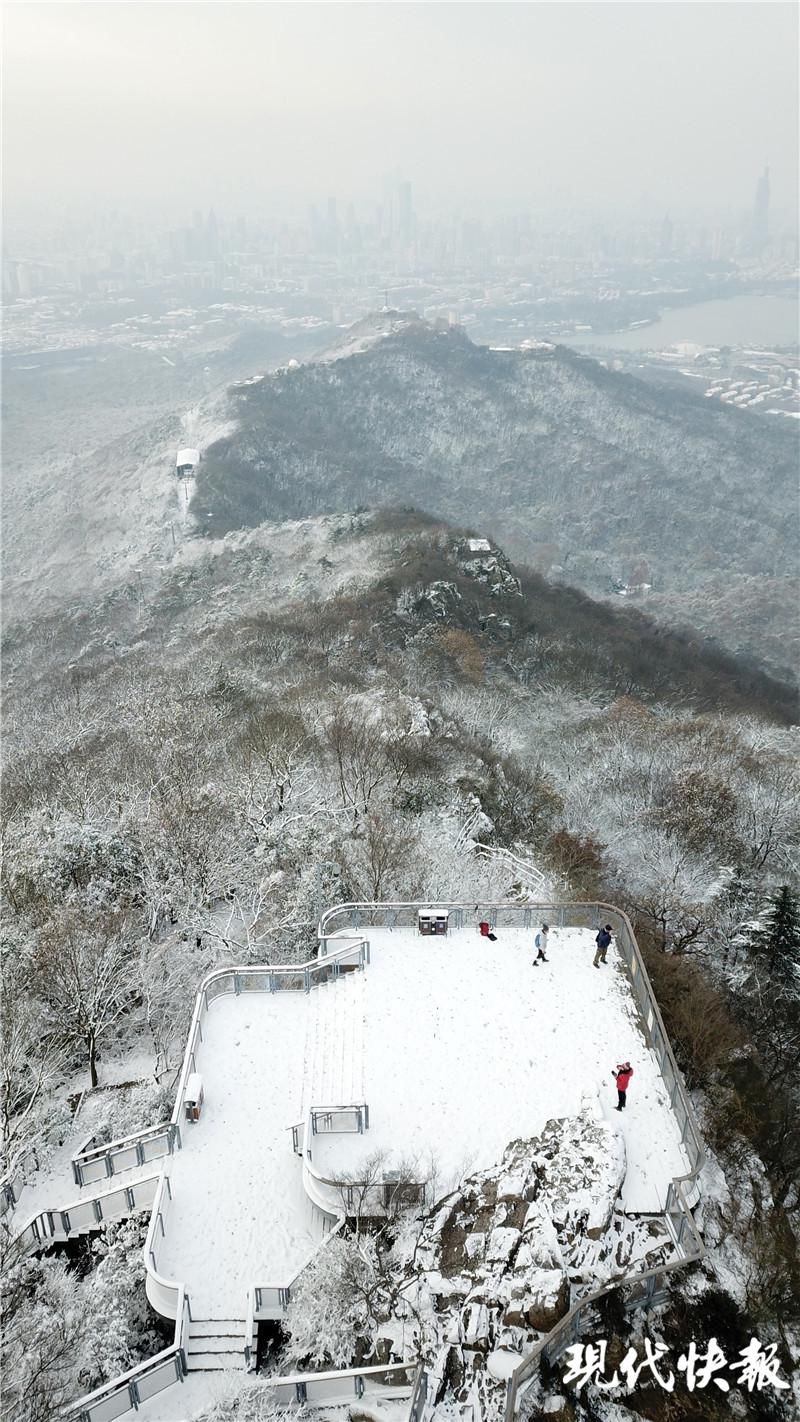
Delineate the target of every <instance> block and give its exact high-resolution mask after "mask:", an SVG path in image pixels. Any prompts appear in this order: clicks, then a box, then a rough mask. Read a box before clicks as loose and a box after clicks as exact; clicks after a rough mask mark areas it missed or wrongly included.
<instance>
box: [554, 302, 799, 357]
mask: <svg viewBox="0 0 800 1422" xmlns="http://www.w3.org/2000/svg"><path fill="white" fill-rule="evenodd" d="M798 319H799V318H798V302H797V299H796V297H792V296H729V297H726V298H723V299H722V300H717V301H703V302H700V304H699V305H697V306H682V307H676V308H675V309H674V310H672V311H665V312H664V315H663V316H662V317H661V320H660V321H655V322H653V324H652V325H649V326H638V327H637V328H636V329H635V330H633V331H617V332H615V333H614V334H613V335H612V334H608V335H604V334H603V333H602V332H600V331H576V332H575V333H574V335H572V336H565V337H564V338H563V339H564V342H565V344H567V345H570V346H576V347H579V348H580V347H583V346H602V347H603V348H604V349H605V350H624V351H660V350H666V348H667V347H668V346H677V345H680V344H682V343H683V342H687V343H689V344H692V345H696V346H765V347H766V348H767V349H772V348H773V347H775V346H791V345H797V344H798V342H799V341H800V330H799V329H798Z"/></svg>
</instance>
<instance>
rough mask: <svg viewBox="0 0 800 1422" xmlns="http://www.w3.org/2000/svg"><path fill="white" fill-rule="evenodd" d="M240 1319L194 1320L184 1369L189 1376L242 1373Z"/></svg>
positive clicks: (242, 1345) (242, 1327)
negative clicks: (211, 1373)
mask: <svg viewBox="0 0 800 1422" xmlns="http://www.w3.org/2000/svg"><path fill="white" fill-rule="evenodd" d="M244 1328H245V1323H244V1319H243V1318H193V1319H192V1320H191V1322H190V1324H189V1341H188V1344H187V1347H186V1367H187V1369H188V1371H189V1372H190V1373H210V1372H222V1371H225V1370H230V1369H239V1370H242V1371H243V1370H244V1366H245V1362H244Z"/></svg>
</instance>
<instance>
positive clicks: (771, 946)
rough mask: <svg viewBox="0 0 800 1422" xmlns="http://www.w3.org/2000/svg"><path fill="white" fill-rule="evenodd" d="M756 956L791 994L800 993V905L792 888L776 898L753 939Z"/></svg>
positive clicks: (779, 893)
mask: <svg viewBox="0 0 800 1422" xmlns="http://www.w3.org/2000/svg"><path fill="white" fill-rule="evenodd" d="M751 943H752V947H753V948H754V950H755V951H756V953H758V954H760V955H763V957H764V958H765V959H766V960H767V961H768V963H769V966H770V968H771V971H772V972H774V973H775V975H776V976H777V977H778V978H779V979H781V980H782V982H784V983H785V984H786V985H787V987H788V988H789V989H790V990H791V989H792V988H794V989H795V990H796V991H797V992H798V993H800V905H798V901H797V895H796V894H795V893H793V892H792V890H791V889H790V887H789V885H788V884H782V885H781V887H780V888H779V889H778V891H777V893H776V894H775V895H774V897H773V899H772V902H771V904H770V907H769V910H768V912H767V913H766V915H765V916H764V920H763V923H762V926H761V928H760V929H758V930H757V931H756V932H755V933H754V934H753V936H752V938H751Z"/></svg>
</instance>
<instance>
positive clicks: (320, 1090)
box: [300, 973, 366, 1120]
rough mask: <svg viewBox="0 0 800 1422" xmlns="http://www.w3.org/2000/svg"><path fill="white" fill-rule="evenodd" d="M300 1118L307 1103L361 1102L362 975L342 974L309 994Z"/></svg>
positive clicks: (363, 981) (364, 978) (339, 1103)
mask: <svg viewBox="0 0 800 1422" xmlns="http://www.w3.org/2000/svg"><path fill="white" fill-rule="evenodd" d="M310 997H311V1001H310V1002H309V1016H308V1022H307V1027H306V1046H305V1058H304V1070H303V1090H302V1101H301V1109H300V1118H301V1119H303V1120H304V1119H305V1116H306V1114H307V1112H308V1111H309V1109H310V1108H311V1107H312V1106H349V1105H350V1104H352V1103H360V1102H362V1101H363V1100H364V1014H365V1008H366V976H365V974H364V973H347V974H346V975H343V976H342V977H340V978H334V979H333V980H332V981H331V982H328V983H325V984H323V985H322V986H321V987H318V988H313V989H312V991H311V994H310Z"/></svg>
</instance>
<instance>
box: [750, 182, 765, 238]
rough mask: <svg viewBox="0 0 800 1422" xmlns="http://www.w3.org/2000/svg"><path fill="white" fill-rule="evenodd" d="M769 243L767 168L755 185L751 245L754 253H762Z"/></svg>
mask: <svg viewBox="0 0 800 1422" xmlns="http://www.w3.org/2000/svg"><path fill="white" fill-rule="evenodd" d="M768 242H769V168H765V169H764V171H763V173H762V174H761V177H760V178H759V180H758V182H757V183H756V199H755V202H754V203H753V226H752V232H751V244H752V248H753V251H754V252H763V250H764V248H765V247H766V245H767V243H768Z"/></svg>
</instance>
